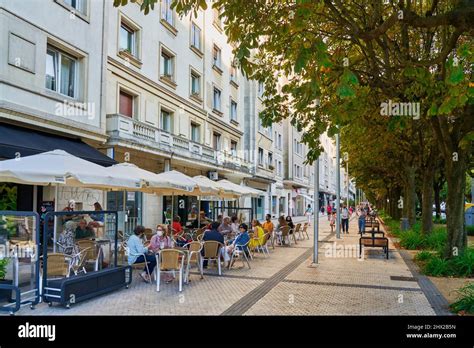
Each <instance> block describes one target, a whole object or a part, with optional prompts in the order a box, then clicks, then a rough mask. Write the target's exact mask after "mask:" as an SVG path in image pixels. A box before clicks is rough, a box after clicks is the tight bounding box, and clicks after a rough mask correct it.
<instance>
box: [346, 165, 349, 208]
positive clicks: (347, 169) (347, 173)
mask: <svg viewBox="0 0 474 348" xmlns="http://www.w3.org/2000/svg"><path fill="white" fill-rule="evenodd" d="M348 160H349V159H348V158H347V159H346V176H347V178H346V179H347V180H346V181H347V198H346V201H347V204H346V207H347V209H349V162H348Z"/></svg>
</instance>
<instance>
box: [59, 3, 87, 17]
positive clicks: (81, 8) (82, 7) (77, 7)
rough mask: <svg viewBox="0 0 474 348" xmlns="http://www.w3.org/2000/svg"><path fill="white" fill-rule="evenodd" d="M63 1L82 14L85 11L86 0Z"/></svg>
mask: <svg viewBox="0 0 474 348" xmlns="http://www.w3.org/2000/svg"><path fill="white" fill-rule="evenodd" d="M64 3H65V4H67V5H69V6H71V7H72V8H73V9H75V10H77V11H79V12H81V13H83V14H85V13H86V0H64Z"/></svg>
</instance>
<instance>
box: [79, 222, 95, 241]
mask: <svg viewBox="0 0 474 348" xmlns="http://www.w3.org/2000/svg"><path fill="white" fill-rule="evenodd" d="M75 236H76V239H85V238H94V236H95V235H94V230H93V229H92V227H91V226H90V225H87V221H86V220H85V219H82V220H80V221H79V224H78V225H77V227H76V231H75Z"/></svg>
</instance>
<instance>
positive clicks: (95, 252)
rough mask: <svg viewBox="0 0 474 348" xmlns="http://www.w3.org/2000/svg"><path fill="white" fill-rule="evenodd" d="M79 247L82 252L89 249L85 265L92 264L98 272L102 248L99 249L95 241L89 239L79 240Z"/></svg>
mask: <svg viewBox="0 0 474 348" xmlns="http://www.w3.org/2000/svg"><path fill="white" fill-rule="evenodd" d="M77 245H78V246H79V250H80V251H82V250H84V249H87V252H86V255H85V259H86V260H85V263H86V264H92V265H93V266H94V271H98V270H99V266H100V264H99V263H100V260H101V256H102V248H101V247H99V246H98V245H97V244H96V243H95V242H94V241H92V240H88V239H83V240H78V241H77Z"/></svg>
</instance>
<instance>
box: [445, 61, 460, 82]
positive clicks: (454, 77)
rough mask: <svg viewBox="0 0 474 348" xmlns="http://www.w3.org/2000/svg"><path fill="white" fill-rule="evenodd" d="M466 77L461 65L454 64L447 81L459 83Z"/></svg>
mask: <svg viewBox="0 0 474 348" xmlns="http://www.w3.org/2000/svg"><path fill="white" fill-rule="evenodd" d="M463 79H464V71H463V69H462V67H461V66H460V65H458V66H453V67H452V69H451V70H450V72H449V76H448V80H447V83H449V84H452V85H457V84H458V83H460V82H461V81H462V80H463Z"/></svg>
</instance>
